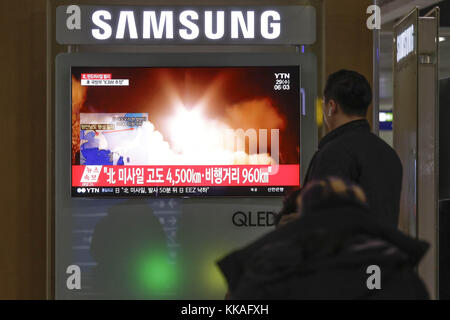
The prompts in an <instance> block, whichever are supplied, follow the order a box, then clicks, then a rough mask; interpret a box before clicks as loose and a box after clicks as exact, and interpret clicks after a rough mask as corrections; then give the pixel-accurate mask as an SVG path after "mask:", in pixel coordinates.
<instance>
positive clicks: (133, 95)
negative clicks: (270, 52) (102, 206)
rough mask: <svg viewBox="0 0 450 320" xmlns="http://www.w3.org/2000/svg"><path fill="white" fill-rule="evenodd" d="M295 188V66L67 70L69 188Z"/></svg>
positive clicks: (76, 191) (259, 192)
mask: <svg viewBox="0 0 450 320" xmlns="http://www.w3.org/2000/svg"><path fill="white" fill-rule="evenodd" d="M299 186H300V70H299V66H280V67H274V66H270V67H267V66H264V67H195V68H193V67H189V68H184V67H174V68H160V67H156V68H155V67H152V68H122V67H114V68H104V67H102V68H98V67H76V68H72V196H74V197H118V198H124V197H190V196H195V197H197V196H215V197H217V196H245V197H249V196H280V195H283V194H285V193H286V192H287V191H289V190H290V189H293V188H298V187H299Z"/></svg>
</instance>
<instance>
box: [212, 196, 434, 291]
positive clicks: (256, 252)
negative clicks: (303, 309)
mask: <svg viewBox="0 0 450 320" xmlns="http://www.w3.org/2000/svg"><path fill="white" fill-rule="evenodd" d="M427 248H428V244H427V243H425V242H422V241H418V240H415V239H412V238H410V237H408V236H406V235H404V234H403V233H401V232H399V231H397V230H396V229H395V228H391V227H387V226H385V225H383V224H380V223H378V222H377V221H376V220H374V219H373V217H371V215H370V214H369V211H368V210H367V209H366V208H364V207H363V206H358V205H352V206H347V207H341V208H339V209H336V208H326V209H323V210H322V211H319V212H314V213H310V214H304V215H303V216H302V217H300V218H299V219H296V220H295V221H293V222H290V223H289V224H287V225H285V226H282V227H280V228H278V229H277V230H275V231H273V232H271V233H269V234H267V235H266V236H264V237H262V238H261V239H259V240H257V241H256V242H254V243H252V244H251V245H249V246H247V247H245V248H243V249H242V250H239V251H235V252H234V253H232V254H230V255H228V256H227V257H225V258H224V259H222V260H221V261H219V262H218V265H219V267H220V269H221V271H222V272H223V274H224V275H225V277H226V280H227V282H228V287H229V294H230V297H231V299H427V298H428V294H427V291H426V289H425V287H424V285H423V283H422V281H421V280H420V279H419V277H418V275H417V273H416V272H415V270H414V268H415V267H416V266H417V264H418V263H419V261H420V260H421V258H422V257H423V256H424V254H425V252H426V251H427ZM370 266H378V267H379V268H380V269H379V270H380V273H379V275H380V277H379V280H380V282H379V285H380V286H381V289H376V288H375V289H369V287H370V288H373V286H374V284H376V281H375V280H374V279H375V278H374V274H375V272H374V271H373V270H372V269H371V268H369V267H370ZM368 272H369V273H368ZM375 276H376V275H375ZM368 282H369V285H368Z"/></svg>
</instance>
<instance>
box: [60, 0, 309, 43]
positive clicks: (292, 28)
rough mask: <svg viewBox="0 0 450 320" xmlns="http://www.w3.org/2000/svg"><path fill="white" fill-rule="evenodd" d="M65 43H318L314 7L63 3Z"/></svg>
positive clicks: (63, 40) (61, 24)
mask: <svg viewBox="0 0 450 320" xmlns="http://www.w3.org/2000/svg"><path fill="white" fill-rule="evenodd" d="M56 23H57V28H56V30H57V31H56V39H57V41H58V43H60V44H102V43H103V44H128V45H130V44H146V45H148V44H189V43H193V44H216V43H217V44H289V45H301V44H312V43H314V42H315V40H316V33H315V29H316V12H315V9H314V8H313V7H311V6H276V7H266V6H264V7H263V6H258V7H213V8H211V7H189V8H185V7H175V8H166V7H126V8H124V7H119V6H110V7H104V6H76V5H72V6H60V7H58V8H57V17H56Z"/></svg>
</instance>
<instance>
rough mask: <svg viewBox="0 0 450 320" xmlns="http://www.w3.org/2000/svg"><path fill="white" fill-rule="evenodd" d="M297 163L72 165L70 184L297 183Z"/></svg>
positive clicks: (240, 184)
mask: <svg viewBox="0 0 450 320" xmlns="http://www.w3.org/2000/svg"><path fill="white" fill-rule="evenodd" d="M299 182H300V166H299V165H278V166H267V165H253V166H252V165H230V166H90V165H87V166H72V186H73V187H95V186H98V187H109V186H111V187H113V186H114V187H135V186H136V187H137V186H143V187H167V186H176V187H187V186H202V187H213V186H222V187H229V186H299V185H300V183H299Z"/></svg>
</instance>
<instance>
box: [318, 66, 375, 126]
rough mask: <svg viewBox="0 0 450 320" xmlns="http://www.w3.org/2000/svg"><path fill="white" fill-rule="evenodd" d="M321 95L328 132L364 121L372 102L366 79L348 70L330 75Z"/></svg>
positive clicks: (370, 90)
mask: <svg viewBox="0 0 450 320" xmlns="http://www.w3.org/2000/svg"><path fill="white" fill-rule="evenodd" d="M323 95H324V107H323V117H324V121H325V123H326V125H327V127H328V129H329V130H334V129H336V128H337V127H339V126H341V125H343V124H345V123H347V122H350V121H353V120H357V119H364V118H365V117H366V115H367V109H368V108H369V106H370V103H371V102H372V89H371V88H370V84H369V82H368V81H367V79H366V78H365V77H364V76H363V75H361V74H359V73H358V72H355V71H350V70H340V71H338V72H335V73H333V74H331V75H330V76H329V77H328V80H327V83H326V85H325V90H324V93H323Z"/></svg>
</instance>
